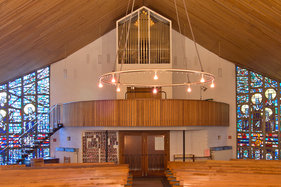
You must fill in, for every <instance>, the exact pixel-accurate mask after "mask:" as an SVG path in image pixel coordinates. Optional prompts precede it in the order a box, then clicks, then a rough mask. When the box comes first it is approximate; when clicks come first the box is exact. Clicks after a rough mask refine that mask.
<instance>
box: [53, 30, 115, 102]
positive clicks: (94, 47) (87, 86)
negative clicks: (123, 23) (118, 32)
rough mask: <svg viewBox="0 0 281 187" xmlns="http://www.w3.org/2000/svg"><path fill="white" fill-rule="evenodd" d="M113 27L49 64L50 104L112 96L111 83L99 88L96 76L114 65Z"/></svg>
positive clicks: (110, 97) (113, 92)
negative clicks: (87, 43)
mask: <svg viewBox="0 0 281 187" xmlns="http://www.w3.org/2000/svg"><path fill="white" fill-rule="evenodd" d="M115 38H116V37H115V30H112V31H110V32H109V33H107V34H105V35H104V36H103V37H101V38H99V39H97V40H95V41H94V42H92V43H90V44H89V45H87V46H85V47H83V48H81V49H80V50H78V51H76V52H75V53H73V54H72V55H70V56H68V57H67V58H65V59H63V60H61V61H58V62H56V63H54V64H52V65H51V84H50V86H51V88H50V89H51V94H50V95H51V105H54V104H57V103H67V102H74V101H85V100H94V99H115V98H116V93H115V89H114V88H113V87H109V86H105V87H104V88H102V89H99V88H98V78H99V76H100V75H102V74H103V73H107V72H110V71H112V70H114V68H115V50H116V49H115Z"/></svg>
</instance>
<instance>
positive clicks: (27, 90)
mask: <svg viewBox="0 0 281 187" xmlns="http://www.w3.org/2000/svg"><path fill="white" fill-rule="evenodd" d="M23 92H24V94H26V95H31V94H36V90H35V84H27V85H25V86H24V87H23Z"/></svg>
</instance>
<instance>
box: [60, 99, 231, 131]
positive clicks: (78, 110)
mask: <svg viewBox="0 0 281 187" xmlns="http://www.w3.org/2000/svg"><path fill="white" fill-rule="evenodd" d="M63 125H64V126H65V127H67V126H71V127H73V126H106V127H170V126H173V127H176V126H229V105H228V104H226V103H220V102H213V101H202V100H182V99H130V100H94V101H81V102H73V103H66V104H64V105H63Z"/></svg>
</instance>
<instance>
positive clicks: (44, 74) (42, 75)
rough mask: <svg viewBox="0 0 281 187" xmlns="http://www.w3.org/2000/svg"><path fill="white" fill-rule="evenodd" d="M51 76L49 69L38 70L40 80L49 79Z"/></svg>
mask: <svg viewBox="0 0 281 187" xmlns="http://www.w3.org/2000/svg"><path fill="white" fill-rule="evenodd" d="M49 75H50V68H49V67H46V68H43V69H39V70H37V78H38V79H43V78H46V77H49Z"/></svg>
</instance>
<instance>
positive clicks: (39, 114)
mask: <svg viewBox="0 0 281 187" xmlns="http://www.w3.org/2000/svg"><path fill="white" fill-rule="evenodd" d="M49 75H50V68H49V67H46V68H43V69H39V70H37V71H35V72H32V73H30V74H28V75H25V76H23V77H20V78H17V79H15V80H13V81H10V82H8V83H5V84H2V85H0V164H1V165H3V164H16V163H17V161H18V160H19V159H21V158H22V154H23V153H24V152H25V150H26V149H30V148H33V146H34V144H35V143H36V140H40V139H43V138H44V137H45V136H46V135H47V134H46V133H48V132H49V114H48V111H49V107H50V93H49V92H50V76H49ZM35 124H38V125H36V128H33V126H34V125H35ZM31 128H32V129H31ZM28 130H30V133H29V134H28V135H27V136H23V137H22V138H20V137H21V135H22V134H23V133H24V132H26V131H28ZM39 147H40V148H37V149H36V150H35V151H34V152H33V153H30V155H29V156H28V158H29V159H31V158H34V157H35V156H38V157H48V156H49V155H50V154H49V140H46V141H45V142H44V143H43V144H41V145H40V146H39Z"/></svg>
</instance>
